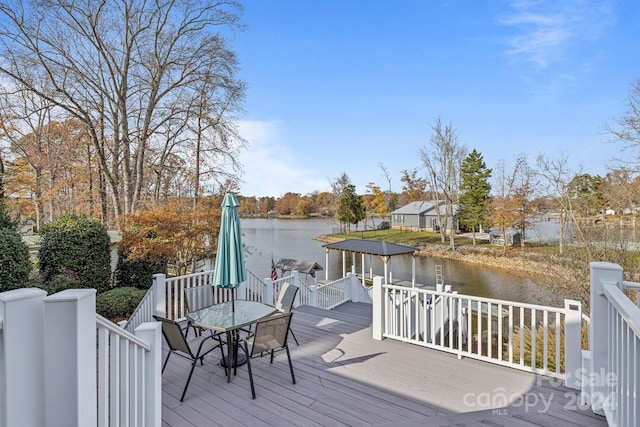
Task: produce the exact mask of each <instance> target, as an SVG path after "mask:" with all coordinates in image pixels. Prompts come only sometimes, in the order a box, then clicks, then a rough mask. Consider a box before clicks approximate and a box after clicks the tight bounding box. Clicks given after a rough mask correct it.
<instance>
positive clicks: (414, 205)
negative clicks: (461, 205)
mask: <svg viewBox="0 0 640 427" xmlns="http://www.w3.org/2000/svg"><path fill="white" fill-rule="evenodd" d="M436 204H437V209H436ZM452 207H453V214H454V215H455V214H456V212H457V211H458V205H456V204H454V205H452ZM436 210H437V211H439V212H440V215H445V204H444V202H442V201H438V202H436V201H432V202H425V201H419V202H411V203H409V204H407V205H404V206H403V207H401V208H398V209H396V210H395V211H393V212H391V214H402V215H426V214H428V215H432V216H435V215H438V212H436Z"/></svg>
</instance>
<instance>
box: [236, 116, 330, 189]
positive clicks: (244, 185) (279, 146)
mask: <svg viewBox="0 0 640 427" xmlns="http://www.w3.org/2000/svg"><path fill="white" fill-rule="evenodd" d="M238 126H239V129H240V134H241V135H242V136H243V138H245V139H246V140H247V141H248V142H249V147H248V148H247V149H246V150H245V151H243V153H242V154H241V155H240V163H241V164H242V166H243V172H244V173H243V176H242V182H241V183H240V193H241V194H242V195H244V196H258V197H260V196H274V197H280V196H282V195H284V194H285V193H287V192H294V193H300V194H303V195H304V194H307V193H310V192H312V191H315V190H318V191H324V190H327V187H328V186H329V184H328V181H327V180H326V179H324V178H318V175H320V172H319V171H318V170H316V169H314V168H313V166H312V165H311V162H313V161H314V158H313V157H308V156H304V152H293V151H292V150H291V149H290V147H289V146H287V145H285V144H284V143H282V142H280V141H281V140H282V138H283V135H282V133H283V126H282V124H281V123H278V122H266V121H258V120H245V121H241V122H240V123H238Z"/></svg>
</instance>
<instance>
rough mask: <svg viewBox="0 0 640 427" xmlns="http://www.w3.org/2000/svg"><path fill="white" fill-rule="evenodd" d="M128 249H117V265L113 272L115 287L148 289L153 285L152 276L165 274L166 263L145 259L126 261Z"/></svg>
mask: <svg viewBox="0 0 640 427" xmlns="http://www.w3.org/2000/svg"><path fill="white" fill-rule="evenodd" d="M128 255H129V249H128V248H126V247H123V246H121V247H119V248H118V264H117V266H116V271H115V272H114V279H115V286H118V287H125V286H132V287H134V288H138V289H149V288H150V287H151V285H152V283H153V275H154V274H157V273H163V274H167V262H166V261H157V262H154V261H151V260H150V259H149V257H147V258H145V259H134V260H131V259H128V257H127V256H128Z"/></svg>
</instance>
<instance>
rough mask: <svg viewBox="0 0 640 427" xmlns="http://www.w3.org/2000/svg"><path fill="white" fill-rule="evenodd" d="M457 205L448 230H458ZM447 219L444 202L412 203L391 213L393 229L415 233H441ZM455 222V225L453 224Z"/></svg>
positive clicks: (447, 226) (447, 227) (454, 206)
mask: <svg viewBox="0 0 640 427" xmlns="http://www.w3.org/2000/svg"><path fill="white" fill-rule="evenodd" d="M457 210H458V206H457V205H453V221H452V220H451V219H449V223H448V224H447V225H446V229H447V230H451V229H454V230H457V229H458V219H457V217H456V213H457ZM444 218H445V204H444V202H442V201H435V200H434V201H429V202H427V201H418V202H411V203H409V204H407V205H404V206H403V207H401V208H399V209H396V210H395V211H393V212H391V228H393V229H400V230H404V229H410V230H414V231H440V228H441V227H443V224H440V221H441V220H442V221H444ZM452 222H453V224H452Z"/></svg>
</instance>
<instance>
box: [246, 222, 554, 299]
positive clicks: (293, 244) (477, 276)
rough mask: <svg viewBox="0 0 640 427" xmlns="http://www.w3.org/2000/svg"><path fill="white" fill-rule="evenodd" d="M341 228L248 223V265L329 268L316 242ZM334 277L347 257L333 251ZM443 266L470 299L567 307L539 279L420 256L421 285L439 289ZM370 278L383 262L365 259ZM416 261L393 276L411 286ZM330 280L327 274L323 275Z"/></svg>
mask: <svg viewBox="0 0 640 427" xmlns="http://www.w3.org/2000/svg"><path fill="white" fill-rule="evenodd" d="M335 227H336V223H335V222H333V221H330V220H323V219H309V220H284V219H261V218H251V219H242V231H243V243H244V244H245V246H246V247H247V249H248V253H247V257H246V262H247V266H248V268H249V269H250V270H251V271H253V272H254V273H256V274H257V275H258V276H260V277H269V275H270V271H271V256H273V259H274V261H276V262H277V261H278V259H280V258H295V259H301V260H306V261H314V262H317V263H318V264H320V265H321V266H322V267H323V268H325V269H327V266H326V265H325V249H324V248H323V247H322V245H323V243H321V242H318V241H316V240H315V238H316V237H317V236H318V235H321V234H328V233H331V232H332V230H333V229H334V228H335ZM329 255H330V257H329V266H328V274H329V278H330V279H335V278H338V277H342V270H343V267H342V255H341V253H340V252H338V251H330V252H329ZM360 263H361V256H360V255H358V256H356V263H355V264H356V267H355V269H356V271H357V272H360V271H361V270H362V267H361V264H360ZM346 264H347V265H346V269H347V271H351V264H352V257H351V256H347V257H346ZM437 264H438V265H441V266H442V270H443V276H444V282H445V284H450V285H452V287H453V289H454V290H456V291H458V292H460V293H464V294H469V295H476V296H483V297H488V298H498V299H505V300H511V301H520V302H527V303H532V304H543V305H554V306H557V305H561V304H562V299H563V297H562V296H561V295H552V292H550V291H549V289H548V287H547V286H541V285H540V284H539V283H537V282H536V281H535V280H532V279H530V278H527V277H521V276H518V275H516V274H512V273H509V272H506V271H504V270H500V269H495V268H490V267H488V266H482V265H473V264H467V263H462V262H458V261H450V260H443V259H439V258H430V257H420V256H419V257H416V282H417V283H423V284H435V275H436V273H435V269H436V267H435V266H436V265H437ZM365 266H366V271H367V273H368V271H369V268H370V267H371V268H372V269H373V273H374V275H376V274H377V275H382V274H383V272H384V265H383V263H382V261H381V260H380V259H379V257H376V256H368V255H366V256H365ZM411 267H412V256H411V255H401V256H395V257H392V258H391V261H390V263H389V267H388V269H389V271H390V272H391V273H392V275H393V279H394V280H406V281H411ZM318 274H319V275H320V276H321V277H320V278H324V275H325V271H320V272H318Z"/></svg>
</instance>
